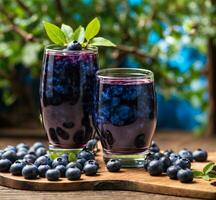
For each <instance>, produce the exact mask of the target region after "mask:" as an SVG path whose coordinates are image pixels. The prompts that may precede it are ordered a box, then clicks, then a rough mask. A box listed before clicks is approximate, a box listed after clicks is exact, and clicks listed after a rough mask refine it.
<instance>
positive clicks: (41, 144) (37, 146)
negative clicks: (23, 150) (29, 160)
mask: <svg viewBox="0 0 216 200" xmlns="http://www.w3.org/2000/svg"><path fill="white" fill-rule="evenodd" d="M40 147H44V145H43V143H41V142H35V143H34V144H33V145H32V148H33V149H35V151H36V150H37V149H38V148H40Z"/></svg>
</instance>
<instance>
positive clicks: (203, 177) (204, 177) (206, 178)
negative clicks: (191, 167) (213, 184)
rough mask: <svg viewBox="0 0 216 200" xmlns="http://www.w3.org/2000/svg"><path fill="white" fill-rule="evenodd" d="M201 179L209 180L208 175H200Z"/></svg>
mask: <svg viewBox="0 0 216 200" xmlns="http://www.w3.org/2000/svg"><path fill="white" fill-rule="evenodd" d="M202 179H203V180H205V181H210V177H209V176H208V175H205V176H202Z"/></svg>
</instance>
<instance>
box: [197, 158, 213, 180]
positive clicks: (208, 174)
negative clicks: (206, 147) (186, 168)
mask: <svg viewBox="0 0 216 200" xmlns="http://www.w3.org/2000/svg"><path fill="white" fill-rule="evenodd" d="M193 177H194V178H202V179H203V180H206V181H210V180H211V179H212V178H216V165H215V163H213V162H210V163H208V164H207V165H206V166H205V167H204V168H203V170H202V171H196V170H194V171H193Z"/></svg>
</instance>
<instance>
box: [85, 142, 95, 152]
mask: <svg viewBox="0 0 216 200" xmlns="http://www.w3.org/2000/svg"><path fill="white" fill-rule="evenodd" d="M96 144H97V140H96V139H91V140H89V141H88V142H87V144H86V149H88V150H90V151H93V150H94V148H95V147H96Z"/></svg>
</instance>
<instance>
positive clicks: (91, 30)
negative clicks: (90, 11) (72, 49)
mask: <svg viewBox="0 0 216 200" xmlns="http://www.w3.org/2000/svg"><path fill="white" fill-rule="evenodd" d="M99 30H100V21H99V20H98V18H97V17H95V18H94V19H93V20H92V21H90V22H89V24H88V25H87V27H86V31H85V38H86V40H87V41H89V40H90V39H92V38H93V37H94V36H96V35H97V34H98V32H99Z"/></svg>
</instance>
